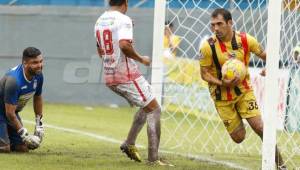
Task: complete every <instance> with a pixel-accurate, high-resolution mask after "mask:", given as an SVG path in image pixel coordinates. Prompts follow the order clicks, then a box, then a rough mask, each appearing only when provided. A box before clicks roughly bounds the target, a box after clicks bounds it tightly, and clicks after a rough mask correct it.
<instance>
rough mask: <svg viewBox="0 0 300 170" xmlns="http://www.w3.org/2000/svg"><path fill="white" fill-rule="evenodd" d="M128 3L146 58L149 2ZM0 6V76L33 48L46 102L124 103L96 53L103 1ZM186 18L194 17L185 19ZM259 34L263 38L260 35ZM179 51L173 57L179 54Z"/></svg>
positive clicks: (40, 0) (23, 0)
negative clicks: (38, 54)
mask: <svg viewBox="0 0 300 170" xmlns="http://www.w3.org/2000/svg"><path fill="white" fill-rule="evenodd" d="M221 1H222V2H223V3H224V5H225V6H228V7H230V1H226V0H220V3H221V4H222V2H221ZM129 2H130V4H129V5H130V7H131V8H130V9H129V11H128V15H129V16H130V17H132V19H133V20H134V23H135V25H134V39H135V42H134V43H135V47H136V48H137V50H138V51H140V53H141V54H144V55H149V56H151V54H152V34H153V6H154V1H153V0H146V1H145V0H143V1H140V0H131V1H129ZM190 2H191V1H187V3H186V6H187V7H191V8H192V7H193V4H192V3H190ZM242 2H243V1H242ZM209 3H210V1H209V0H207V1H205V0H204V1H203V0H202V1H201V3H200V4H198V5H199V7H203V8H206V7H207V6H208V5H209ZM0 4H1V6H0V23H1V27H0V41H1V42H3V43H1V46H0V60H1V62H0V75H3V74H4V73H5V71H6V70H7V69H8V68H10V67H11V66H14V65H16V64H18V63H20V55H21V53H22V50H23V49H24V48H25V47H27V46H36V47H38V48H40V49H41V50H42V52H43V53H44V55H45V67H44V73H45V75H46V76H45V86H44V89H45V90H44V96H45V100H46V101H48V102H56V103H59V102H63V103H80V104H90V105H95V104H103V105H110V104H118V105H126V102H125V101H124V100H123V99H120V98H119V97H118V96H116V95H115V94H113V93H111V92H110V91H108V90H107V88H106V87H105V85H104V83H103V80H102V78H101V75H102V73H101V71H102V70H101V62H100V60H99V59H98V57H97V55H96V49H95V40H94V35H93V28H94V23H95V21H96V19H97V18H98V16H99V15H100V14H101V13H102V12H103V11H104V10H105V6H106V5H107V3H105V1H104V0H63V1H60V0H0ZM259 4H265V1H262V2H261V1H259V0H255V1H254V2H253V3H252V4H251V5H252V6H253V7H255V6H257V5H259ZM169 5H170V7H172V8H179V7H180V6H181V4H180V3H179V1H177V0H175V1H172V3H169ZM248 5H249V4H248V3H246V1H245V3H240V6H241V9H246V8H247V6H248ZM215 7H216V6H211V7H210V8H211V9H213V8H215ZM198 12H199V13H201V12H202V11H198ZM237 12H238V11H237ZM245 12H246V11H245ZM167 17H168V16H167ZM180 17H181V18H182V17H184V15H183V16H179V18H180ZM166 19H168V18H166ZM208 20H209V18H207V20H206V21H203V22H204V23H208ZM186 22H187V23H189V22H190V23H192V22H194V21H193V20H191V19H189V20H187V21H186ZM174 24H175V27H176V24H178V22H176V21H174ZM237 24H240V25H242V24H243V23H242V22H241V23H237ZM258 26H259V25H258ZM199 29H201V28H199ZM185 32H186V30H184V29H179V30H176V34H178V35H183V34H184V33H185ZM201 34H202V35H209V34H210V32H209V30H204V32H202V33H201ZM258 36H263V33H261V35H258ZM186 37H187V39H188V40H189V41H192V42H195V43H194V47H195V48H198V47H197V46H198V44H199V42H200V39H201V37H200V36H198V35H194V34H189V35H186ZM195 37H196V39H195ZM258 39H262V37H258ZM189 45H190V42H188V41H184V40H183V41H182V42H181V44H180V49H186V51H185V55H186V56H184V57H187V58H194V56H195V55H197V53H195V50H193V49H191V48H190V47H189V48H187V47H188V46H189ZM180 52H181V51H179V53H178V56H181V55H182V54H181V53H180ZM140 68H141V70H142V73H143V74H144V75H145V77H146V78H147V79H148V80H149V78H150V73H151V71H150V69H149V68H146V67H144V66H142V65H141V66H140Z"/></svg>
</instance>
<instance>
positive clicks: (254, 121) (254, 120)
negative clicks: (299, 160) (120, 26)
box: [247, 115, 285, 169]
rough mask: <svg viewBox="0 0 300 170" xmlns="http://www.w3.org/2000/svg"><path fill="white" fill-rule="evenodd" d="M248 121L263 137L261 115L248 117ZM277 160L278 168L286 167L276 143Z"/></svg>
mask: <svg viewBox="0 0 300 170" xmlns="http://www.w3.org/2000/svg"><path fill="white" fill-rule="evenodd" d="M247 121H248V123H249V125H250V126H251V128H252V129H253V130H254V132H255V133H256V134H257V135H258V136H259V137H260V138H261V140H262V139H263V121H262V119H261V116H260V115H259V116H255V117H251V118H247ZM275 162H276V165H277V166H278V169H281V168H282V169H284V168H285V165H284V162H283V159H282V156H281V153H280V151H279V149H278V147H277V145H276V153H275Z"/></svg>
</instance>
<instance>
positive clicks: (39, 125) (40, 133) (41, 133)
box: [34, 115, 45, 141]
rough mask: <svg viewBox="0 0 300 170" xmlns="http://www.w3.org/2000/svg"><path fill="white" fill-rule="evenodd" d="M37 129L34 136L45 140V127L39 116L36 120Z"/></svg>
mask: <svg viewBox="0 0 300 170" xmlns="http://www.w3.org/2000/svg"><path fill="white" fill-rule="evenodd" d="M35 123H36V124H35V129H34V135H36V136H38V137H40V139H41V141H42V140H43V137H44V132H45V129H44V126H43V122H42V116H39V115H37V116H36V118H35Z"/></svg>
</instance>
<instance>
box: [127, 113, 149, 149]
mask: <svg viewBox="0 0 300 170" xmlns="http://www.w3.org/2000/svg"><path fill="white" fill-rule="evenodd" d="M146 119H147V114H146V113H145V112H144V110H143V109H142V108H140V109H139V110H138V111H137V112H136V113H135V115H134V118H133V122H132V125H131V128H130V130H129V133H128V135H127V139H126V141H125V142H126V143H127V144H129V145H135V141H136V138H137V136H138V134H139V132H140V131H141V129H142V128H143V127H144V125H145V123H146Z"/></svg>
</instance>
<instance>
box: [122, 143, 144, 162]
mask: <svg viewBox="0 0 300 170" xmlns="http://www.w3.org/2000/svg"><path fill="white" fill-rule="evenodd" d="M120 149H121V151H122V152H124V153H125V154H126V155H127V156H128V157H129V158H130V159H131V160H132V159H133V160H134V161H137V162H142V159H141V156H140V154H139V153H138V150H137V148H136V146H134V145H129V144H126V143H123V144H122V145H121V146H120Z"/></svg>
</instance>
